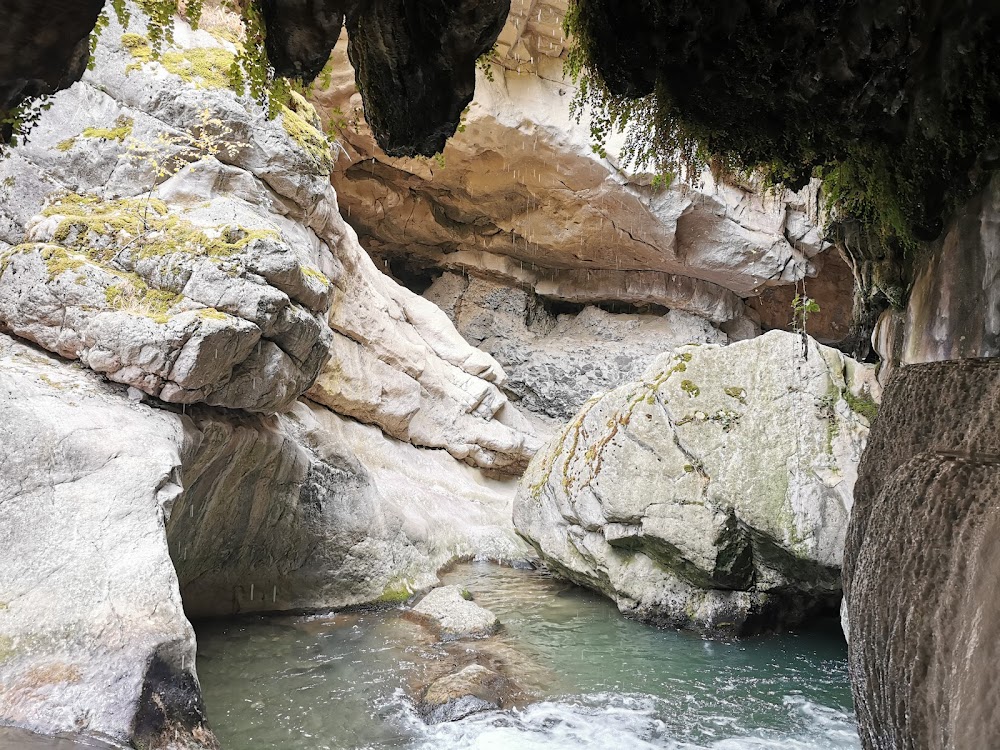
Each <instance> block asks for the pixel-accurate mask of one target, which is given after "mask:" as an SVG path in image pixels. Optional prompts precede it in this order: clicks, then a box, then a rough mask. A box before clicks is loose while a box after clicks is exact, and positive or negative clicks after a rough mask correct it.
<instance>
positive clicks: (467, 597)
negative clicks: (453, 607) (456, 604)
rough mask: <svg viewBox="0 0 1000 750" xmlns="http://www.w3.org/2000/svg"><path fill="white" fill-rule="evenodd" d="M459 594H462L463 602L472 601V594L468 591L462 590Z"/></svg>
mask: <svg viewBox="0 0 1000 750" xmlns="http://www.w3.org/2000/svg"><path fill="white" fill-rule="evenodd" d="M461 593H462V598H463V599H465V601H467V602H471V601H472V592H471V591H469V590H468V589H462V592H461Z"/></svg>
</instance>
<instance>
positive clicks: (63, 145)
mask: <svg viewBox="0 0 1000 750" xmlns="http://www.w3.org/2000/svg"><path fill="white" fill-rule="evenodd" d="M75 145H76V138H67V139H66V140H64V141H59V143H57V144H56V150H57V151H62V152H63V153H65V152H66V151H69V150H70V149H72V148H73V146H75Z"/></svg>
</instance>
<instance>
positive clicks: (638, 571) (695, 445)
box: [514, 331, 878, 633]
mask: <svg viewBox="0 0 1000 750" xmlns="http://www.w3.org/2000/svg"><path fill="white" fill-rule="evenodd" d="M803 341H804V340H803V339H802V338H801V337H799V336H797V335H794V334H789V333H783V332H777V331H774V332H771V333H768V334H765V335H764V336H761V337H758V338H755V339H751V340H749V341H742V342H738V343H736V344H731V345H729V346H718V345H703V346H686V347H680V348H678V349H676V350H674V351H673V352H670V353H667V354H664V355H662V356H661V357H660V358H658V359H657V360H656V362H655V363H654V364H653V365H652V366H651V367H650V368H649V369H648V370H647V371H646V373H645V374H644V375H643V377H642V379H641V380H639V381H636V382H633V383H629V384H627V385H625V386H622V387H620V388H618V389H616V390H614V391H611V392H610V393H607V394H599V395H597V396H595V397H594V398H592V399H591V400H590V401H588V402H587V404H586V405H585V406H584V407H583V409H582V410H581V412H580V413H579V414H578V415H577V417H576V418H575V419H574V420H573V421H572V422H571V423H570V424H569V425H568V426H567V427H566V428H565V429H564V430H563V431H562V432H561V433H560V434H559V435H557V436H556V437H555V438H553V439H552V440H551V441H550V442H549V444H548V445H547V446H546V448H545V450H543V451H542V452H541V453H539V455H538V456H537V457H536V458H535V460H534V461H532V463H531V465H530V466H529V467H528V471H527V472H526V473H525V475H524V477H523V478H522V480H521V484H520V486H519V488H518V496H517V499H516V501H515V505H514V524H515V526H516V527H517V529H518V531H520V532H521V534H523V535H524V536H525V537H526V538H527V539H529V540H530V541H531V543H532V544H533V545H534V546H535V548H536V549H537V551H538V553H539V554H540V555H541V556H542V558H543V560H545V562H546V563H547V564H548V565H549V566H550V567H551V568H553V569H554V570H555V571H556V572H557V573H559V574H561V575H563V576H565V577H567V578H569V579H571V580H573V581H576V582H577V583H580V584H582V585H585V586H588V587H590V588H594V589H596V590H598V591H601V592H603V593H604V594H606V595H607V596H609V597H611V598H613V599H614V600H615V601H616V602H617V604H618V606H619V608H620V609H621V610H622V611H624V612H627V613H629V614H632V615H635V616H636V617H638V618H640V619H643V620H647V621H650V622H653V623H657V624H661V625H668V626H673V627H683V628H693V629H696V630H703V631H709V632H711V631H728V632H735V633H749V632H755V631H759V630H769V629H772V628H775V627H780V626H782V625H784V624H789V623H794V622H796V621H798V620H800V619H801V618H802V617H804V616H805V615H806V614H807V613H808V612H809V611H810V610H811V609H813V608H815V607H830V606H832V605H835V604H836V603H837V601H838V599H839V593H840V564H841V559H842V554H843V544H844V535H845V533H846V527H847V520H848V514H849V511H850V508H851V493H852V489H853V486H854V481H855V477H856V471H857V462H858V460H859V457H860V454H861V450H862V448H863V447H864V443H865V438H866V436H867V433H868V427H869V423H868V419H867V417H866V416H864V415H863V414H860V413H857V412H855V411H854V410H852V404H853V405H854V406H855V408H861V407H860V405H861V404H863V403H865V402H866V400H868V399H871V398H872V397H875V398H877V396H878V386H877V384H876V383H875V379H874V368H872V367H869V366H865V365H860V364H858V363H856V362H854V361H852V360H850V359H848V358H847V357H845V356H844V355H842V354H841V353H840V352H838V351H836V350H834V349H829V348H827V347H823V346H820V345H818V344H816V342H815V341H812V340H811V339H806V340H805V343H806V344H807V346H808V349H807V354H808V356H806V357H804V356H803V349H802V347H803Z"/></svg>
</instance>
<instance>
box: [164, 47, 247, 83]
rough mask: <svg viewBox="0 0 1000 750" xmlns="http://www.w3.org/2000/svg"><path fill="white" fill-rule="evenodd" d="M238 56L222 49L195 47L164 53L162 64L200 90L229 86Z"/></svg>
mask: <svg viewBox="0 0 1000 750" xmlns="http://www.w3.org/2000/svg"><path fill="white" fill-rule="evenodd" d="M235 61H236V56H235V55H234V54H233V53H232V52H230V51H229V50H227V49H224V48H222V47H193V48H191V49H185V50H175V51H170V52H164V53H163V55H162V57H160V61H159V62H160V64H161V65H162V66H163V67H164V68H166V69H167V70H168V71H170V72H171V73H173V74H174V75H178V76H180V77H181V78H182V79H183V80H185V81H187V82H188V83H193V84H195V85H196V86H198V87H200V88H208V89H221V88H226V87H227V86H229V71H230V69H231V68H232V66H233V63H234V62H235Z"/></svg>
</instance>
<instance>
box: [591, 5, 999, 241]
mask: <svg viewBox="0 0 1000 750" xmlns="http://www.w3.org/2000/svg"><path fill="white" fill-rule="evenodd" d="M574 14H575V15H574ZM571 26H572V27H573V31H574V32H575V33H576V35H577V40H578V42H579V43H580V44H581V46H582V48H583V52H584V59H585V61H586V63H587V65H588V67H589V68H590V70H591V71H592V72H594V73H596V74H597V75H598V77H599V78H601V79H603V81H604V83H605V84H606V86H607V88H608V89H609V90H610V91H611V92H612V93H614V94H616V95H619V96H622V97H627V98H638V97H642V96H646V95H648V94H655V95H656V97H657V100H658V102H659V103H661V104H663V105H664V106H662V107H661V112H662V113H663V114H664V115H666V116H669V117H673V118H676V119H677V120H678V121H680V122H681V123H682V125H683V127H685V128H686V129H688V130H689V131H690V132H692V133H693V134H694V135H695V136H696V137H697V138H698V140H699V141H700V142H701V143H702V145H703V146H704V147H705V149H706V150H707V151H708V152H709V153H712V154H722V155H727V156H731V157H734V161H736V162H738V163H740V164H743V165H754V164H769V165H771V166H777V171H778V172H779V174H780V175H781V176H783V177H785V178H786V181H787V184H789V185H791V186H795V185H797V184H801V183H802V182H803V181H805V180H806V179H808V178H809V177H810V176H812V175H813V174H814V170H815V169H816V168H817V167H823V166H824V165H827V166H828V165H832V164H836V163H840V162H850V163H851V164H852V165H854V167H855V168H856V169H857V170H858V171H859V172H860V173H859V174H857V175H853V177H855V178H856V179H857V180H858V181H860V182H861V183H862V186H861V187H862V188H866V189H867V190H868V192H869V193H870V194H871V195H870V198H871V200H872V201H876V202H877V201H879V200H880V197H879V196H878V195H876V194H875V193H876V191H880V190H884V191H887V192H889V193H891V194H892V195H891V196H889V198H888V200H893V201H895V203H896V208H897V209H898V211H899V213H900V214H901V215H900V216H897V217H892V216H888V217H883V218H888V220H889V221H890V222H893V221H895V222H897V223H898V225H899V227H898V228H900V229H901V230H903V231H904V232H907V231H908V232H912V235H913V237H914V238H915V239H916V240H918V241H923V240H931V239H933V238H935V237H937V236H938V235H939V234H940V232H941V230H942V228H943V226H944V223H945V222H946V221H947V219H948V216H949V214H950V212H951V211H952V210H953V209H954V208H955V207H956V206H958V205H959V204H960V203H961V202H962V201H963V200H964V199H965V198H967V197H968V196H969V195H970V194H971V192H972V191H974V190H975V189H976V187H977V186H978V185H979V184H981V179H980V174H981V173H982V172H983V171H984V170H989V169H991V168H993V167H995V166H996V165H997V162H996V160H997V157H998V155H1000V153H998V152H1000V127H998V125H1000V4H998V3H996V2H993V1H992V0H957V1H956V2H950V3H941V2H938V1H937V0H872V2H860V3H859V2H856V1H855V0H823V1H822V2H809V1H806V0H718V1H717V2H704V1H703V0H634V1H633V2H627V3H623V2H619V0H575V8H574V10H573V11H571ZM887 211H888V209H887ZM862 218H864V217H862Z"/></svg>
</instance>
